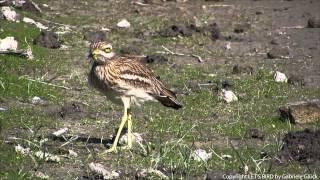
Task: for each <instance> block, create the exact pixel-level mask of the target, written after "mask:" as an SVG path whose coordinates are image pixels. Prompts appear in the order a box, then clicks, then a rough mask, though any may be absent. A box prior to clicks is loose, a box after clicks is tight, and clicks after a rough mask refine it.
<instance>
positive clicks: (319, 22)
mask: <svg viewBox="0 0 320 180" xmlns="http://www.w3.org/2000/svg"><path fill="white" fill-rule="evenodd" d="M307 27H308V28H320V18H318V17H311V18H310V19H309V20H308V25H307Z"/></svg>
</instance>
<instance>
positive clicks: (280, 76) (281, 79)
mask: <svg viewBox="0 0 320 180" xmlns="http://www.w3.org/2000/svg"><path fill="white" fill-rule="evenodd" d="M273 77H274V80H275V81H276V82H284V83H286V82H288V78H287V76H286V75H285V74H284V73H282V72H279V71H276V73H274V76H273Z"/></svg>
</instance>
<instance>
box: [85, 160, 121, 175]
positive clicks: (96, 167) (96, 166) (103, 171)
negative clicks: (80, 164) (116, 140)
mask: <svg viewBox="0 0 320 180" xmlns="http://www.w3.org/2000/svg"><path fill="white" fill-rule="evenodd" d="M89 168H90V170H91V171H93V172H95V173H96V174H99V175H102V176H103V179H116V178H118V177H119V173H117V172H115V171H112V170H108V169H107V168H106V167H105V166H104V165H102V164H100V163H94V162H92V163H90V164H89Z"/></svg>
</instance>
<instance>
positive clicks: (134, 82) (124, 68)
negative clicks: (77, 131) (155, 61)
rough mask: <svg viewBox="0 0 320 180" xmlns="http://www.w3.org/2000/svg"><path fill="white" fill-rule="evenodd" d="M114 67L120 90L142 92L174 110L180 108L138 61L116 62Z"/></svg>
mask: <svg viewBox="0 0 320 180" xmlns="http://www.w3.org/2000/svg"><path fill="white" fill-rule="evenodd" d="M114 67H115V69H116V70H117V73H118V81H119V83H118V85H119V86H122V88H127V89H128V90H129V89H139V90H143V91H144V92H146V93H148V94H149V95H150V96H152V97H154V98H155V99H157V100H158V101H159V102H161V103H162V104H163V105H165V106H169V107H172V108H175V109H178V108H181V107H182V106H181V104H180V103H179V102H178V101H177V98H176V95H175V94H174V93H173V92H172V91H170V90H169V89H167V88H166V87H165V86H164V85H163V83H162V82H161V81H160V80H158V79H157V78H156V77H155V75H154V74H153V72H152V71H151V70H149V68H147V67H146V66H145V65H143V64H142V63H141V62H140V61H139V60H137V59H133V58H130V59H128V58H126V59H122V60H118V61H116V63H115V64H114Z"/></svg>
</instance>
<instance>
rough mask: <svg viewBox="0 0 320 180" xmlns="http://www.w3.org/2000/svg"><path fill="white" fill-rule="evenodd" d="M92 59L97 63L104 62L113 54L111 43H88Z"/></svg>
mask: <svg viewBox="0 0 320 180" xmlns="http://www.w3.org/2000/svg"><path fill="white" fill-rule="evenodd" d="M89 56H90V57H91V58H92V60H93V61H94V62H96V63H98V64H105V63H107V61H108V60H110V59H112V58H113V57H114V56H115V53H114V52H113V51H112V45H111V44H108V43H106V42H95V43H92V44H91V45H90V55H89Z"/></svg>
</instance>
